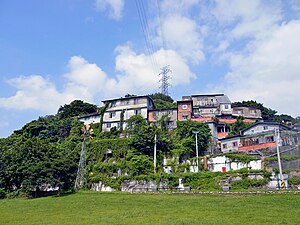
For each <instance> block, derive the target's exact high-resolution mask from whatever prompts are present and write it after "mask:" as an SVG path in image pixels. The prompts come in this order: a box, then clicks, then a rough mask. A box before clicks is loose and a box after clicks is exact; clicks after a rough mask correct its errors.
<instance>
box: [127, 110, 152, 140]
mask: <svg viewBox="0 0 300 225" xmlns="http://www.w3.org/2000/svg"><path fill="white" fill-rule="evenodd" d="M126 123H127V125H126V133H127V134H129V135H134V134H137V133H139V131H140V129H141V128H142V127H143V126H145V125H147V124H148V122H147V120H146V119H145V118H143V117H142V116H141V115H134V116H131V117H130V118H129V119H128V120H126Z"/></svg>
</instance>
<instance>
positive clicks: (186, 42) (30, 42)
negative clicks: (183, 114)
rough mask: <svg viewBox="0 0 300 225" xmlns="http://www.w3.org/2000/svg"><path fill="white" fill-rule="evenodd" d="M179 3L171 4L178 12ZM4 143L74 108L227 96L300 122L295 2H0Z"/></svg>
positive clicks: (299, 9)
mask: <svg viewBox="0 0 300 225" xmlns="http://www.w3.org/2000/svg"><path fill="white" fill-rule="evenodd" d="M175 2H176V4H175ZM0 65H1V66H0V75H1V78H0V137H6V136H7V135H9V134H10V133H11V132H12V131H13V130H15V129H20V128H21V127H22V126H23V125H24V124H25V123H27V122H29V121H31V120H33V119H37V118H38V117H39V116H44V115H48V114H54V113H56V111H57V109H58V108H59V106H60V105H64V104H67V103H70V102H71V101H72V100H74V99H82V100H84V101H87V102H90V103H94V104H97V105H99V104H100V102H101V100H104V99H109V98H115V97H121V96H124V95H125V94H127V93H130V94H138V95H145V94H149V93H154V92H157V91H159V82H158V81H159V76H158V74H159V73H160V68H162V67H163V66H166V65H170V69H171V70H172V74H171V75H172V80H171V85H172V87H171V88H170V89H169V92H170V94H171V96H172V97H173V98H174V99H175V100H179V99H180V98H181V96H182V95H189V94H204V93H226V94H227V95H228V96H229V97H230V99H231V100H232V101H242V100H251V99H253V100H257V101H258V102H262V103H264V105H265V106H267V107H270V108H273V109H276V110H277V111H278V112H279V113H286V114H290V115H292V116H299V115H300V113H299V112H300V100H299V90H300V0H282V1H280V0H278V1H277V0H272V1H271V0H264V1H259V0H251V1H246V0H245V1H244V0H177V1H173V0H149V1H143V0H51V1H46V0H27V1H17V0H0Z"/></svg>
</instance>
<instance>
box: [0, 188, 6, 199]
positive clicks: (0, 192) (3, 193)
mask: <svg viewBox="0 0 300 225" xmlns="http://www.w3.org/2000/svg"><path fill="white" fill-rule="evenodd" d="M3 198H6V191H5V190H4V189H2V188H0V199H3Z"/></svg>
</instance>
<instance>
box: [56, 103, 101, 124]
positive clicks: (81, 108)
mask: <svg viewBox="0 0 300 225" xmlns="http://www.w3.org/2000/svg"><path fill="white" fill-rule="evenodd" d="M96 112H97V106H96V105H93V104H90V103H85V102H83V101H82V100H74V101H73V102H71V103H70V104H66V105H64V106H61V107H60V108H59V109H58V111H57V115H59V118H61V119H63V118H67V117H74V116H81V115H85V114H91V113H96Z"/></svg>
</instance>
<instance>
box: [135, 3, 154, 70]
mask: <svg viewBox="0 0 300 225" xmlns="http://www.w3.org/2000/svg"><path fill="white" fill-rule="evenodd" d="M135 3H136V7H137V10H138V14H139V20H140V24H141V28H142V32H143V35H144V39H145V43H146V48H147V52H148V55H149V57H150V61H151V64H152V68H153V71H154V72H155V70H156V69H158V63H157V61H156V59H155V57H154V52H155V50H154V46H153V43H152V38H151V35H150V31H149V30H150V29H149V25H148V19H147V14H146V10H145V6H144V3H143V1H139V0H135Z"/></svg>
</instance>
